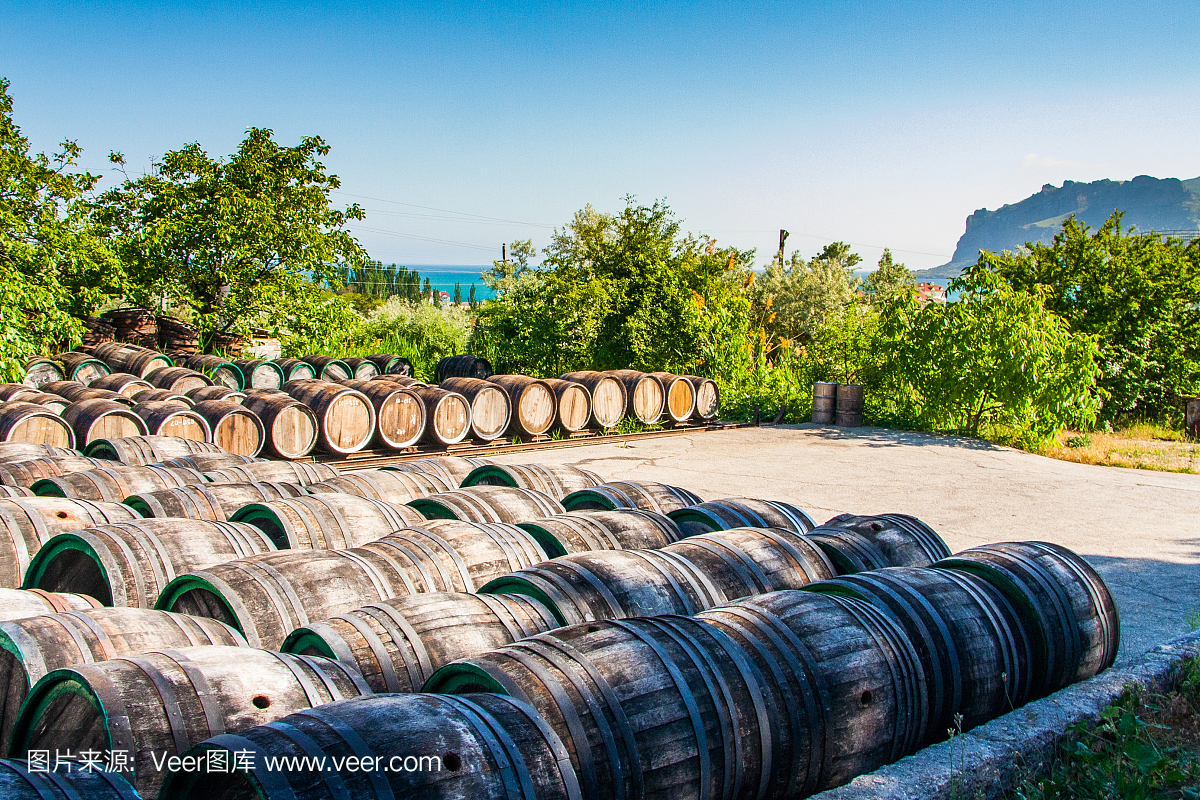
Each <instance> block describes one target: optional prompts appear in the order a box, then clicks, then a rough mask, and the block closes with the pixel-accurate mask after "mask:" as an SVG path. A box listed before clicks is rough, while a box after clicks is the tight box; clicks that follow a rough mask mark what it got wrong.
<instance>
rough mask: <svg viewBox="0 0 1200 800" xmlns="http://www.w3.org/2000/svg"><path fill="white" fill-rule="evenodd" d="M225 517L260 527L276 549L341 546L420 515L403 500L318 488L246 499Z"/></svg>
mask: <svg viewBox="0 0 1200 800" xmlns="http://www.w3.org/2000/svg"><path fill="white" fill-rule="evenodd" d="M230 519H231V520H232V521H234V522H245V523H248V524H250V525H254V526H255V527H257V528H259V529H260V530H262V531H263V533H265V534H266V535H267V536H269V537H270V538H271V540H272V541H273V542H275V544H276V546H277V547H279V548H280V549H281V550H282V549H284V548H303V549H309V548H315V549H320V550H343V549H346V548H348V547H358V546H359V545H363V544H366V543H367V542H371V541H374V540H376V539H380V538H382V537H384V536H386V535H387V534H389V533H391V532H392V531H396V530H399V529H401V528H406V527H408V526H409V525H416V524H419V523H421V522H422V521H423V520H424V517H423V516H422V515H421V514H420V513H418V512H417V511H416V510H415V509H412V508H409V507H408V506H404V505H396V504H392V503H384V502H382V501H380V500H371V499H369V498H366V497H356V496H354V495H352V494H335V493H324V492H323V493H321V494H313V495H302V496H299V497H289V498H285V499H282V500H267V501H263V502H259V503H250V504H249V505H246V506H243V507H242V508H240V509H238V510H237V511H236V512H234V513H233V515H232V516H231V517H230Z"/></svg>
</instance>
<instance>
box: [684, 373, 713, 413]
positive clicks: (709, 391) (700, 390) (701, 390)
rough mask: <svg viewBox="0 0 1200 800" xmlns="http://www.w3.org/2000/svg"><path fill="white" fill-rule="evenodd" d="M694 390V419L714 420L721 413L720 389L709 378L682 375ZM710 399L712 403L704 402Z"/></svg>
mask: <svg viewBox="0 0 1200 800" xmlns="http://www.w3.org/2000/svg"><path fill="white" fill-rule="evenodd" d="M683 377H685V378H687V379H688V380H689V381H691V382H692V386H693V387H695V389H696V412H695V418H696V419H698V420H701V421H705V422H707V421H708V420H710V419H715V418H716V416H717V414H718V413H720V411H721V389H720V387H719V386H718V385H717V382H716V381H714V380H712V379H711V378H701V377H700V376H699V375H684V376H683ZM709 397H711V399H712V402H711V403H708V402H706V400H708V398H709Z"/></svg>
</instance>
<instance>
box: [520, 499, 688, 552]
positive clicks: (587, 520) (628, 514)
mask: <svg viewBox="0 0 1200 800" xmlns="http://www.w3.org/2000/svg"><path fill="white" fill-rule="evenodd" d="M516 525H517V527H518V528H520V529H521V530H524V531H528V532H529V533H530V534H532V535H533V538H535V539H537V541H538V544H540V545H541V546H542V549H544V550H545V551H546V553H547V554H548V555H549V556H550V557H551V558H556V557H558V556H565V555H567V554H568V553H584V552H588V551H590V550H654V549H657V548H659V547H663V546H664V545H668V544H670V543H671V542H676V541H679V539H680V538H682V536H683V534H682V533H681V532H680V530H679V528H678V526H676V525H675V523H674V522H672V521H671V519H670V518H669V517H667V516H664V515H663V514H656V513H654V512H653V511H638V510H635V509H627V508H623V509H618V510H616V511H586V512H580V513H573V512H568V513H566V514H556V515H554V516H552V517H542V518H541V519H534V520H529V521H528V522H518V523H516Z"/></svg>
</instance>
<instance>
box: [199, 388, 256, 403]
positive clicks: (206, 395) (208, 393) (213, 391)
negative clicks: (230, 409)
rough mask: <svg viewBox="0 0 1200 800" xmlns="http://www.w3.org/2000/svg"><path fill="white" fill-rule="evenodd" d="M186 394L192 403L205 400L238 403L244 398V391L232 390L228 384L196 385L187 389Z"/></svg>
mask: <svg viewBox="0 0 1200 800" xmlns="http://www.w3.org/2000/svg"><path fill="white" fill-rule="evenodd" d="M186 396H187V399H189V400H191V401H192V402H193V403H202V402H204V401H205V400H231V401H233V402H235V403H240V402H242V401H243V400H245V399H246V394H245V393H244V392H238V391H234V390H233V389H230V388H229V387H228V386H198V387H196V388H195V389H189V390H188V393H187V395H186Z"/></svg>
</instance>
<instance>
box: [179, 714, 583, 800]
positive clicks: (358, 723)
mask: <svg viewBox="0 0 1200 800" xmlns="http://www.w3.org/2000/svg"><path fill="white" fill-rule="evenodd" d="M334 731H336V732H337V733H336V734H335V733H333V732H334ZM399 741H403V742H404V743H405V747H406V752H410V753H424V754H434V755H432V756H429V755H426V756H424V757H425V758H426V759H432V760H431V761H429V762H428V766H426V767H421V766H419V765H421V764H425V763H426V762H423V761H421V759H420V758H419V757H417V756H415V755H413V756H411V758H404V757H401V758H399V759H397V757H396V752H397V751H396V742H399ZM313 742H319V743H320V744H319V745H318V746H319V747H320V748H321V753H322V754H324V755H325V756H326V758H327V759H329V760H328V762H327V763H329V764H331V765H332V764H333V763H337V764H342V765H347V766H346V768H345V769H343V770H341V771H340V772H339V771H337V770H335V769H333V768H332V767H331V768H330V771H328V772H326V773H324V775H323V776H322V779H321V780H322V784H321V785H322V788H323V789H324V788H325V787H330V788H329V789H328V791H329V792H330V793H329V794H326V793H325V791H321V792H320V794H313V793H310V792H308V791H306V790H307V789H309V788H310V787H311V786H312V783H313V778H314V775H313V773H308V772H285V773H279V777H278V778H277V779H276V778H275V777H274V776H272V779H267V775H266V771H265V769H264V770H262V771H256V770H254V769H251V768H247V769H240V768H239V769H238V770H236V771H235V772H233V773H231V774H218V773H214V772H207V771H205V770H203V769H193V768H192V767H191V766H189V767H188V768H187V771H180V772H176V773H171V774H170V776H169V777H168V778H167V780H166V783H165V785H164V787H163V794H162V795H161V796H162V797H170V798H179V800H209V798H215V797H221V798H233V797H238V798H242V797H247V798H249V797H257V798H262V800H292V798H298V797H310V796H320V797H334V796H345V797H348V798H350V797H352V798H355V800H369V799H370V798H378V800H386V799H387V798H439V797H444V798H471V800H475V798H479V800H483V799H484V798H508V797H512V798H514V800H515V798H517V797H527V798H530V800H532V798H538V800H578V798H579V788H578V781H577V779H576V777H575V773H574V770H573V769H572V767H571V765H570V762H569V761H568V759H567V756H566V748H565V747H564V746H563V744H562V740H561V739H559V738H558V736H557V735H556V734H555V733H554V731H553V730H551V729H550V726H548V725H547V724H546V723H545V722H544V721H543V720H542V719H541V717H539V716H538V714H537V712H536V711H534V710H533V709H532V708H530V707H529V706H528V705H527V704H525V703H520V702H517V701H515V700H513V699H511V698H508V697H501V696H498V695H466V696H463V697H450V696H445V695H441V696H439V695H423V694H404V695H381V696H372V697H362V698H356V699H351V700H341V701H338V702H335V703H330V704H328V705H325V706H321V707H320V708H319V709H314V710H312V711H306V712H304V713H302V714H293V715H291V716H287V717H284V718H283V719H281V720H279V724H278V725H261V726H258V727H256V728H251V729H250V730H248V731H246V732H245V733H243V734H241V735H238V736H224V737H220V738H218V739H213V740H211V741H208V742H205V743H203V744H201V745H198V746H197V747H196V748H194V749H193V750H191V751H189V753H191V754H192V755H194V756H196V757H197V759H199V760H196V761H194V762H193V761H192V760H188V762H187V763H188V764H189V765H191V764H193V763H195V764H203V763H207V761H208V760H209V759H213V757H214V756H221V757H223V758H226V759H228V761H229V763H230V764H236V763H237V757H236V756H235V754H236V753H238V752H241V751H244V752H249V753H254V754H262V755H264V756H265V755H267V754H270V755H273V756H274V755H285V754H286V755H289V756H292V755H295V756H303V755H305V754H309V753H310V750H311V749H312V746H313V745H312V743H313ZM210 750H218V751H221V752H219V753H213V754H212V755H211V756H210V755H209V751H210ZM468 757H469V758H470V760H469V761H468V760H467V758H468ZM347 758H349V759H350V760H347ZM354 759H360V760H359V761H355V760H354ZM377 759H378V760H377ZM214 760H215V759H214ZM358 763H376V764H383V765H387V766H389V767H395V768H396V769H395V770H391V769H389V771H388V773H387V775H386V780H379V781H376V780H374V775H371V774H369V773H367V772H365V771H359V770H358V769H356V768H353V767H351V766H349V765H352V764H358ZM468 764H469V765H470V767H469V768H467V765H468ZM252 766H253V765H248V767H252ZM410 768H411V769H412V771H408V770H409V769H410ZM334 787H336V789H344V790H345V794H344V795H341V794H334V791H335V789H334ZM517 787H522V788H521V790H520V791H523V792H527V794H520V795H517V794H513V793H514V792H516V791H518V789H517Z"/></svg>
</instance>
